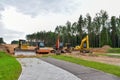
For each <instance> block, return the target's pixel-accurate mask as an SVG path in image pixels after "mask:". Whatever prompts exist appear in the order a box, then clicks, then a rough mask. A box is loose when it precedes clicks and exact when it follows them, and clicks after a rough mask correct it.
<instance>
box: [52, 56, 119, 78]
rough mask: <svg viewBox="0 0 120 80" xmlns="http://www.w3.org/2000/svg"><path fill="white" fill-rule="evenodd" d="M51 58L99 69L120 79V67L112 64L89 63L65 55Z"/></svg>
mask: <svg viewBox="0 0 120 80" xmlns="http://www.w3.org/2000/svg"><path fill="white" fill-rule="evenodd" d="M51 57H53V58H56V59H60V60H65V61H69V62H72V63H76V64H79V65H83V66H87V67H91V68H95V69H98V70H101V71H104V72H107V73H110V74H113V75H116V76H118V77H120V66H115V65H110V64H105V63H100V62H94V61H88V60H83V59H80V58H76V57H71V56H65V55H59V56H58V55H53V56H51Z"/></svg>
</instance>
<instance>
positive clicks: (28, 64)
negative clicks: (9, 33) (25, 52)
mask: <svg viewBox="0 0 120 80" xmlns="http://www.w3.org/2000/svg"><path fill="white" fill-rule="evenodd" d="M17 60H18V61H19V62H20V63H21V65H22V73H21V75H20V77H19V80H81V79H79V78H78V77H76V76H75V75H73V74H72V73H69V72H67V71H65V70H63V69H61V68H58V67H56V66H54V65H51V64H49V63H47V62H44V61H42V60H40V59H37V58H17Z"/></svg>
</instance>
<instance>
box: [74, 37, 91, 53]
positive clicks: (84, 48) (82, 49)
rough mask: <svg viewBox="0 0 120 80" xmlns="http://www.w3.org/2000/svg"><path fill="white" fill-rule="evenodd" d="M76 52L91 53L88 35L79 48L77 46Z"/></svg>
mask: <svg viewBox="0 0 120 80" xmlns="http://www.w3.org/2000/svg"><path fill="white" fill-rule="evenodd" d="M74 50H77V51H78V50H79V51H80V52H82V53H89V52H90V49H89V38H88V35H87V36H86V37H84V38H83V39H82V41H81V44H80V45H79V46H75V48H74Z"/></svg>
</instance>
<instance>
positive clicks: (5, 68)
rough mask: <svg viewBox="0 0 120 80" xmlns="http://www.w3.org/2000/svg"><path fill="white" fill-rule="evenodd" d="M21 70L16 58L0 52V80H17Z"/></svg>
mask: <svg viewBox="0 0 120 80" xmlns="http://www.w3.org/2000/svg"><path fill="white" fill-rule="evenodd" d="M21 70H22V69H21V65H20V64H19V62H18V61H17V60H16V58H14V57H12V56H10V55H8V54H6V53H5V52H0V80H18V78H19V76H20V73H21Z"/></svg>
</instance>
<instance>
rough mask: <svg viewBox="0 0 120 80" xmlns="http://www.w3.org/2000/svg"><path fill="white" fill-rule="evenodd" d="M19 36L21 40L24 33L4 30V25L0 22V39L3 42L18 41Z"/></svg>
mask: <svg viewBox="0 0 120 80" xmlns="http://www.w3.org/2000/svg"><path fill="white" fill-rule="evenodd" d="M20 35H21V36H22V38H23V36H24V33H23V32H17V31H14V30H10V29H6V28H5V27H4V25H3V24H2V23H1V22H0V37H2V38H3V39H4V41H5V42H7V43H10V42H11V40H18V39H19V38H20Z"/></svg>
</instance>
